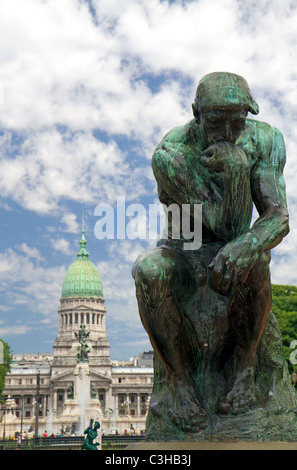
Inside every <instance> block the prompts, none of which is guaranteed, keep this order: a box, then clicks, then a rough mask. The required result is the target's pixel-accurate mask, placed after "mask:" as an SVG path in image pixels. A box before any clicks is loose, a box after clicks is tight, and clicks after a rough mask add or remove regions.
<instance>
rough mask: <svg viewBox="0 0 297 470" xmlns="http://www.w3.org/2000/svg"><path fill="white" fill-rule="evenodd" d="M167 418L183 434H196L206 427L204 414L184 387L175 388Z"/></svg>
mask: <svg viewBox="0 0 297 470" xmlns="http://www.w3.org/2000/svg"><path fill="white" fill-rule="evenodd" d="M168 418H169V419H170V421H172V422H173V423H174V424H176V425H177V426H178V427H179V428H180V429H182V430H183V431H185V432H197V431H199V430H201V429H204V428H205V427H206V412H205V410H204V409H203V408H202V406H201V405H200V404H199V403H198V401H197V400H196V398H195V397H194V396H193V392H191V391H189V390H187V388H186V387H181V388H175V390H174V395H173V396H171V402H170V405H169V410H168Z"/></svg>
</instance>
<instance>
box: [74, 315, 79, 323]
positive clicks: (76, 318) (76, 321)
mask: <svg viewBox="0 0 297 470" xmlns="http://www.w3.org/2000/svg"><path fill="white" fill-rule="evenodd" d="M74 318H75V324H76V325H78V313H76V314H75V317H74Z"/></svg>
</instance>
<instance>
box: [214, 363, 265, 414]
mask: <svg viewBox="0 0 297 470" xmlns="http://www.w3.org/2000/svg"><path fill="white" fill-rule="evenodd" d="M221 403H224V404H225V409H228V405H227V403H229V405H230V409H229V412H230V411H232V413H233V414H239V413H246V412H247V411H249V410H250V409H252V408H254V407H255V405H256V404H257V399H256V397H255V393H254V383H253V370H252V369H250V368H249V369H246V370H244V371H242V372H241V373H240V374H239V375H238V377H237V379H236V381H235V383H234V385H233V387H232V389H231V390H230V392H229V393H228V394H227V396H226V397H225V399H224V398H223V399H221Z"/></svg>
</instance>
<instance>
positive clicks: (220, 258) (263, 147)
mask: <svg viewBox="0 0 297 470" xmlns="http://www.w3.org/2000/svg"><path fill="white" fill-rule="evenodd" d="M258 134H259V137H258V141H259V144H258V150H257V152H258V162H257V164H256V165H255V167H254V169H253V170H252V173H251V191H252V196H253V201H254V203H255V206H256V208H257V210H258V212H259V217H258V219H257V220H256V222H255V223H254V224H253V226H252V227H251V228H250V229H249V230H247V231H246V232H244V233H243V234H242V235H240V236H239V237H238V238H236V239H235V240H232V241H231V242H230V243H227V244H226V245H225V246H224V247H223V248H222V249H221V250H220V251H219V253H218V254H217V256H216V257H215V258H214V260H213V261H212V262H211V264H210V265H209V268H210V269H211V270H212V271H213V285H214V287H215V288H216V289H217V290H218V291H219V292H221V293H228V292H229V291H230V289H231V288H232V286H234V285H236V283H238V282H245V281H246V279H247V277H248V275H249V272H250V270H251V269H252V267H253V266H254V265H255V263H256V262H257V260H258V257H259V255H260V254H261V253H262V252H263V251H265V250H269V249H271V248H274V247H275V246H276V245H278V243H280V242H281V240H282V239H283V237H284V236H286V235H287V233H288V231H289V223H288V211H287V204H286V190H285V183H284V178H283V168H284V164H285V161H286V152H285V145H284V140H283V137H282V135H281V133H280V132H279V131H278V130H277V129H274V128H272V127H270V126H268V125H266V127H264V128H262V129H261V128H260V129H259V133H258Z"/></svg>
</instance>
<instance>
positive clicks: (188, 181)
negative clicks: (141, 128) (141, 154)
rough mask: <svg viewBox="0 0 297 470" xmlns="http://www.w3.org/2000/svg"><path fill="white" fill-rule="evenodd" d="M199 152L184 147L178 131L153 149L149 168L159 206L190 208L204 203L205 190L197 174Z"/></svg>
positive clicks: (182, 138)
mask: <svg viewBox="0 0 297 470" xmlns="http://www.w3.org/2000/svg"><path fill="white" fill-rule="evenodd" d="M174 131H175V130H174ZM200 152H201V149H199V148H195V147H194V146H191V145H188V144H187V142H186V138H185V136H184V135H183V133H182V131H180V133H179V132H178V131H176V132H175V133H173V136H171V134H169V135H168V136H166V137H165V138H164V139H163V141H162V142H161V143H160V144H159V145H158V146H157V147H156V149H155V151H154V154H153V157H152V169H153V173H154V176H155V178H156V181H157V184H158V193H159V198H160V201H161V202H162V203H165V204H167V202H169V203H177V204H179V205H182V204H191V205H193V204H199V203H202V202H203V201H204V200H205V198H206V197H207V196H206V194H207V188H206V187H205V185H204V183H203V177H202V175H201V172H202V171H203V166H202V165H201V163H200V162H199V160H198V157H199V155H200ZM167 198H168V201H167V200H166V199H167Z"/></svg>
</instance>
